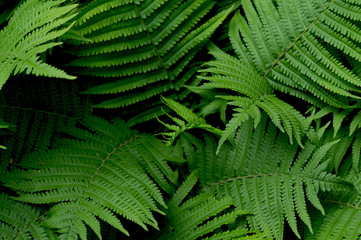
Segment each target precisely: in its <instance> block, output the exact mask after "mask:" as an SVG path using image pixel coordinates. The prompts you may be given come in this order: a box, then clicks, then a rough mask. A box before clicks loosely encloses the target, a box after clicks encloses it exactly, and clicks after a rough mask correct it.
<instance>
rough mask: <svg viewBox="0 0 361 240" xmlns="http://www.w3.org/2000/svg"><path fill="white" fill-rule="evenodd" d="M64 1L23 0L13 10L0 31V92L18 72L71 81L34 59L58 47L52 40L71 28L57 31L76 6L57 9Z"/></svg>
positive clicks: (68, 76) (71, 16)
mask: <svg viewBox="0 0 361 240" xmlns="http://www.w3.org/2000/svg"><path fill="white" fill-rule="evenodd" d="M64 2H65V1H64V0H61V1H43V0H27V1H24V2H22V3H21V4H20V5H19V6H18V7H17V8H16V10H15V11H14V14H13V16H12V17H11V19H10V20H9V22H8V25H7V26H6V27H5V28H4V29H3V30H1V31H0V89H1V88H2V86H3V85H4V84H5V82H6V80H7V79H8V78H9V77H10V75H11V74H18V73H20V72H26V73H27V74H30V73H32V74H35V75H37V76H47V77H57V78H66V79H74V78H75V77H73V76H70V75H68V74H66V73H65V72H64V71H62V70H59V69H57V68H55V67H53V66H50V65H48V64H46V63H44V62H42V61H41V60H40V59H39V56H38V54H40V53H43V52H45V51H47V50H48V49H50V48H53V47H55V46H57V45H59V44H61V43H60V42H58V43H56V42H53V41H54V39H56V38H58V37H60V36H62V35H63V34H65V33H66V32H67V31H68V30H69V29H70V28H71V25H70V26H68V27H66V28H63V29H60V30H59V29H58V28H59V27H61V26H63V25H65V24H66V23H67V22H68V21H70V20H71V19H72V18H74V16H75V14H71V13H72V12H73V11H74V9H75V8H76V6H77V5H76V4H72V5H67V6H61V4H62V3H64ZM55 29H56V30H55ZM49 41H50V42H49Z"/></svg>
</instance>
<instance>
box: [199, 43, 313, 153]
mask: <svg viewBox="0 0 361 240" xmlns="http://www.w3.org/2000/svg"><path fill="white" fill-rule="evenodd" d="M209 49H210V53H211V54H212V55H213V56H214V57H215V58H216V60H214V61H210V62H207V63H206V65H207V66H208V68H206V69H204V70H201V72H207V73H211V74H212V76H200V78H201V79H204V80H206V81H209V82H207V83H204V84H203V85H201V86H200V87H199V88H201V89H202V90H203V91H207V90H208V91H213V89H226V90H231V91H234V92H237V93H238V94H239V95H240V96H232V95H229V94H228V95H227V94H223V95H219V96H216V97H218V98H222V99H224V100H228V101H229V102H228V104H229V105H233V106H235V107H236V108H235V109H234V110H235V111H236V113H234V114H233V117H232V119H231V120H230V121H229V122H228V123H227V125H226V128H225V130H224V131H223V134H222V137H221V139H220V141H219V145H218V150H217V152H218V151H219V149H220V147H221V146H222V144H223V143H224V142H225V141H226V140H227V139H228V138H232V137H233V136H234V133H235V131H236V130H237V128H238V127H239V126H240V125H241V124H242V123H244V122H245V121H247V120H248V119H249V118H250V117H251V118H253V119H255V121H254V123H255V126H257V124H258V122H259V121H260V118H261V111H260V109H262V110H264V111H265V112H266V113H267V114H268V115H269V117H270V118H271V120H272V122H273V123H274V124H275V125H276V126H277V127H278V128H279V129H280V130H281V131H283V132H286V133H287V134H288V136H289V139H290V142H291V143H292V140H293V138H295V139H296V140H297V142H298V143H299V144H300V145H302V143H301V138H302V136H303V134H304V133H305V131H306V129H307V128H308V126H306V125H307V121H306V119H305V118H304V117H303V116H302V115H301V114H300V113H299V112H298V111H296V110H295V109H294V108H293V107H292V106H290V105H289V104H287V103H286V102H284V101H282V100H280V99H279V98H277V97H276V96H274V93H273V91H272V88H271V87H270V85H269V84H268V83H267V81H266V80H265V79H264V78H262V77H261V76H259V74H258V73H257V71H256V70H255V69H253V67H252V66H248V65H247V64H245V63H242V62H241V61H240V60H239V59H237V58H235V57H232V56H231V55H229V54H227V53H225V52H223V51H222V50H220V49H219V48H217V47H216V46H214V45H211V47H209Z"/></svg>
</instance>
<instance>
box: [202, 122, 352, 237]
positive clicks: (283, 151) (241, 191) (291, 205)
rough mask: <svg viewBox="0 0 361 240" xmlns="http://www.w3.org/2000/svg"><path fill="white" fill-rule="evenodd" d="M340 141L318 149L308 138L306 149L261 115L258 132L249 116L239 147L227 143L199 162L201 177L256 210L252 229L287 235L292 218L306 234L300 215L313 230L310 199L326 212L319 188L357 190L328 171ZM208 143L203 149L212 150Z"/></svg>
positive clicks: (243, 206) (294, 225)
mask: <svg viewBox="0 0 361 240" xmlns="http://www.w3.org/2000/svg"><path fill="white" fill-rule="evenodd" d="M245 139H246V140H245ZM209 141H210V140H207V141H206V142H209ZM336 143H337V141H334V142H329V143H325V144H324V145H321V146H319V147H317V146H316V145H315V144H314V143H311V142H309V141H308V142H306V143H305V145H304V148H303V149H301V150H300V149H299V147H298V146H297V145H290V144H289V143H287V135H286V134H283V133H281V132H279V131H277V130H276V128H275V127H274V125H273V124H270V123H268V124H267V121H266V120H265V118H261V122H260V123H259V124H258V126H257V127H256V128H255V129H254V130H253V124H252V121H251V120H247V121H246V122H245V123H244V124H243V125H242V126H241V127H240V129H239V130H238V132H237V134H236V137H235V140H234V146H233V147H227V145H224V146H223V147H222V148H221V150H220V152H219V154H218V156H217V157H215V158H214V157H208V158H205V159H204V160H202V161H201V160H200V159H199V160H198V161H199V162H200V164H199V165H198V170H197V171H198V176H199V177H202V176H204V175H206V176H208V177H207V179H206V181H201V183H202V184H204V186H203V187H209V188H211V191H216V192H217V193H218V194H219V195H220V196H223V197H225V196H228V197H232V198H233V199H234V203H235V206H236V209H244V210H248V211H250V212H252V213H254V216H248V222H249V224H250V225H251V226H252V227H254V228H257V229H261V230H262V231H264V232H267V231H269V232H270V233H271V235H272V236H273V237H275V238H276V239H283V222H284V219H286V221H287V222H288V223H289V225H290V226H291V229H292V230H293V231H294V232H295V234H296V235H297V236H299V237H301V235H300V234H299V232H298V231H299V229H298V223H297V216H298V217H299V218H300V219H301V220H302V221H303V222H304V223H305V224H306V225H307V226H308V227H309V229H310V230H311V229H312V225H311V220H310V216H309V213H308V211H307V199H308V200H309V201H310V202H311V203H312V204H313V205H314V206H315V207H316V208H317V209H319V210H320V211H321V212H324V209H323V207H322V205H321V200H320V199H319V197H318V196H317V195H318V192H319V190H322V191H333V192H339V191H344V192H345V191H346V192H347V191H353V189H354V188H353V185H352V184H351V183H349V182H348V181H346V180H345V179H341V178H340V177H337V176H335V175H333V174H331V173H328V172H327V166H328V161H324V160H323V159H325V156H326V154H327V152H328V151H329V149H330V148H331V147H332V146H334V145H335V144H336ZM208 145H209V143H207V145H206V146H205V147H203V148H206V149H207V148H208ZM209 150H212V147H211V146H209ZM209 150H208V151H209ZM198 151H205V150H202V148H201V149H199V150H198ZM213 151H215V150H214V149H213ZM214 154H215V152H214ZM208 166H212V168H215V169H217V173H218V174H213V175H210V174H208V173H209V170H208V168H209V167H208Z"/></svg>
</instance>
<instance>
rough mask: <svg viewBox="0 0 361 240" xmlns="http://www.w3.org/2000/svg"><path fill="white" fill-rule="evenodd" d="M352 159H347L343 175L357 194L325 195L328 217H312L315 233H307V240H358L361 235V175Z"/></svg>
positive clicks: (352, 192) (351, 192)
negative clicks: (360, 205)
mask: <svg viewBox="0 0 361 240" xmlns="http://www.w3.org/2000/svg"><path fill="white" fill-rule="evenodd" d="M351 160H352V159H351V158H350V157H348V158H346V160H345V161H346V164H345V166H344V170H345V171H344V172H343V173H341V175H342V176H343V177H344V178H346V179H348V181H350V182H351V183H353V184H354V185H355V187H356V189H357V192H355V191H350V192H346V193H344V194H342V195H340V194H337V193H330V194H327V195H324V196H323V198H324V199H325V202H326V203H327V205H326V207H327V208H326V209H327V211H326V215H324V216H319V215H316V214H313V215H312V222H313V223H314V226H315V228H314V233H313V234H311V233H310V232H306V234H305V239H306V240H311V239H335V240H341V239H345V240H348V239H349V240H351V239H358V238H359V236H360V234H361V227H360V217H361V212H360V207H359V204H360V199H361V195H360V173H359V171H358V170H355V169H354V168H352V167H351V164H349V163H352V162H351Z"/></svg>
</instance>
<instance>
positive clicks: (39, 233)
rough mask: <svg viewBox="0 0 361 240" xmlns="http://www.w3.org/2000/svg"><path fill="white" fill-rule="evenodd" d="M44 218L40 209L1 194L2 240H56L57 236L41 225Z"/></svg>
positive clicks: (0, 219) (0, 232) (0, 220)
mask: <svg viewBox="0 0 361 240" xmlns="http://www.w3.org/2000/svg"><path fill="white" fill-rule="evenodd" d="M43 217H44V216H43V215H42V212H41V210H40V209H38V208H34V207H32V206H30V205H26V204H23V203H19V202H16V201H14V200H11V199H10V198H9V196H8V195H6V194H5V193H1V194H0V229H1V230H0V238H1V239H9V240H10V239H11V240H12V239H19V240H20V239H44V240H48V239H54V237H55V234H54V233H53V232H52V231H51V230H50V229H48V228H46V227H44V226H42V225H41V222H42V219H43Z"/></svg>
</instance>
